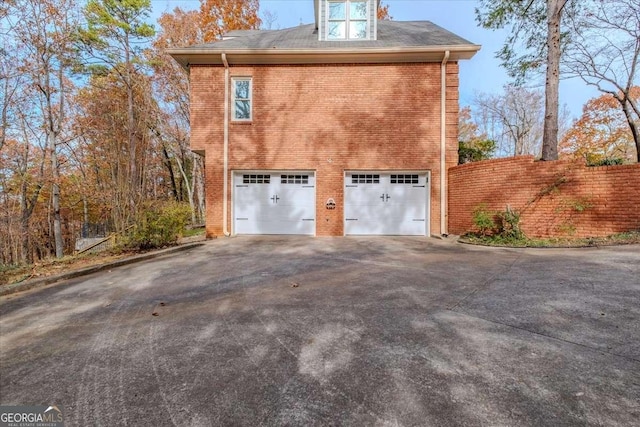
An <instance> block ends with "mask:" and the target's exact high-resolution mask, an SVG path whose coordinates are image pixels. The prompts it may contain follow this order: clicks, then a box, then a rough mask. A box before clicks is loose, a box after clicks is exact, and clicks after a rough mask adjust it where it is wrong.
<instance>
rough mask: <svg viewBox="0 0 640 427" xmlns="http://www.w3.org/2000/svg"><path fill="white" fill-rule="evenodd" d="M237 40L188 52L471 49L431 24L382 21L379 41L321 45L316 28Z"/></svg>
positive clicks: (239, 34) (242, 35) (253, 34)
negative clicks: (420, 48)
mask: <svg viewBox="0 0 640 427" xmlns="http://www.w3.org/2000/svg"><path fill="white" fill-rule="evenodd" d="M227 36H236V37H234V38H229V39H227V40H221V41H217V42H214V43H207V44H201V45H195V46H190V47H189V48H187V49H198V50H199V49H211V50H215V51H217V50H244V49H247V50H254V49H317V50H323V49H331V50H336V49H340V48H345V49H353V48H357V49H367V48H370V49H379V48H411V47H427V46H434V47H435V46H469V45H472V43H471V42H469V41H468V40H465V39H463V38H462V37H459V36H457V35H455V34H453V33H452V32H450V31H447V30H445V29H444V28H442V27H439V26H437V25H435V24H433V23H432V22H430V21H378V39H377V40H360V41H354V40H349V41H319V40H318V33H317V30H316V29H315V25H314V24H309V25H301V26H298V27H293V28H286V29H284V30H266V31H256V30H253V31H250V32H244V33H243V32H240V31H237V32H232V33H229V34H228V35H227Z"/></svg>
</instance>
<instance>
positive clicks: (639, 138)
mask: <svg viewBox="0 0 640 427" xmlns="http://www.w3.org/2000/svg"><path fill="white" fill-rule="evenodd" d="M616 99H617V100H618V102H619V103H620V105H621V106H622V111H624V116H625V117H626V119H627V123H628V124H629V129H631V135H632V136H633V142H634V143H635V145H636V160H637V162H638V163H640V135H639V133H638V125H637V124H636V122H635V120H633V116H632V115H631V111H629V105H628V103H627V101H626V100H625V99H620V98H618V97H616Z"/></svg>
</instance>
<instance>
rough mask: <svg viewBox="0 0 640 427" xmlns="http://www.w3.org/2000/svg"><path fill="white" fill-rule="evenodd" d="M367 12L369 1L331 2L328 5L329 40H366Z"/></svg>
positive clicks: (330, 0)
mask: <svg viewBox="0 0 640 427" xmlns="http://www.w3.org/2000/svg"><path fill="white" fill-rule="evenodd" d="M367 11H368V2H367V1H361V0H341V1H338V0H329V1H328V4H327V39H328V40H358V39H366V38H367Z"/></svg>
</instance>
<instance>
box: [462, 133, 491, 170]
mask: <svg viewBox="0 0 640 427" xmlns="http://www.w3.org/2000/svg"><path fill="white" fill-rule="evenodd" d="M495 151H496V142H495V141H493V140H491V139H483V140H476V141H467V142H465V141H459V142H458V164H460V165H462V164H465V163H470V162H479V161H480V160H487V159H490V158H491V157H492V156H493V153H494V152H495Z"/></svg>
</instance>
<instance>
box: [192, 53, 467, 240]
mask: <svg viewBox="0 0 640 427" xmlns="http://www.w3.org/2000/svg"><path fill="white" fill-rule="evenodd" d="M230 76H231V77H233V76H251V77H252V78H253V120H252V122H251V123H238V122H236V123H234V122H233V121H232V122H231V123H230V126H229V147H230V149H229V156H230V157H229V169H230V172H229V183H231V172H232V171H233V170H243V169H244V170H246V169H275V170H277V169H297V170H312V171H315V172H316V187H317V188H316V192H317V193H316V200H317V212H316V223H317V225H316V234H317V235H319V236H329V235H342V234H343V185H344V171H345V170H352V169H375V170H394V169H397V170H402V169H406V170H429V171H431V178H432V179H431V205H430V207H431V212H430V219H431V232H432V233H440V190H439V189H440V169H439V164H440V160H439V159H440V155H439V147H440V94H441V92H440V87H441V86H440V64H439V63H428V64H381V65H299V66H291V65H287V66H250V67H248V66H244V67H234V66H231V68H230ZM223 93H224V68H222V67H218V66H196V65H193V66H191V128H192V134H191V148H192V149H193V150H201V151H202V150H203V151H204V152H205V157H206V160H205V163H206V192H207V200H206V201H207V220H206V222H207V233H208V234H209V235H220V234H221V233H222V209H223V208H222V189H223V184H222V181H223V164H222V162H223V158H222V153H223V108H224V99H223V98H224V94H223ZM446 95H447V109H446V111H447V119H446V123H447V126H446V130H447V167H451V166H454V165H455V164H456V163H457V122H458V64H457V63H455V62H453V63H449V64H448V66H447V93H446ZM229 188H231V185H230V186H229ZM229 193H231V191H230V192H229ZM328 198H333V199H334V200H335V201H336V203H337V208H336V209H335V210H326V209H325V201H326V200H327V199H328ZM228 209H229V211H228V212H229V214H228V218H229V221H228V227H229V229H231V199H229V208H228Z"/></svg>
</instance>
